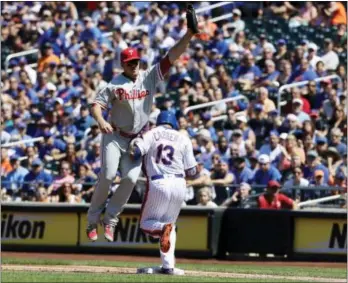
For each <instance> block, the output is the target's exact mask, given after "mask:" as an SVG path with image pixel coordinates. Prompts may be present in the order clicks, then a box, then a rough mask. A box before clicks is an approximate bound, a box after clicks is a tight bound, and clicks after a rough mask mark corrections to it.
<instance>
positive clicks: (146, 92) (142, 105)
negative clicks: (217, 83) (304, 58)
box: [87, 28, 197, 242]
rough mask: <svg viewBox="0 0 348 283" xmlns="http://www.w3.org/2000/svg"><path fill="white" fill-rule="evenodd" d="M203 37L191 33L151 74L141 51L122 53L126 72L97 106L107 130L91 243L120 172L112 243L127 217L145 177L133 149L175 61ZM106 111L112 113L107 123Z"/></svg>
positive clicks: (110, 211)
mask: <svg viewBox="0 0 348 283" xmlns="http://www.w3.org/2000/svg"><path fill="white" fill-rule="evenodd" d="M196 33H197V31H194V29H191V28H188V29H187V32H186V34H185V35H184V36H183V37H182V38H181V39H180V40H179V41H178V42H177V43H176V44H175V45H174V46H173V47H172V48H171V50H169V52H168V53H167V55H166V56H165V57H164V58H162V59H161V61H160V62H159V63H158V64H156V65H154V66H152V67H151V68H149V69H148V70H146V71H140V70H139V59H140V57H139V54H138V51H137V50H136V49H135V48H127V49H125V50H123V51H122V52H121V64H122V67H123V70H124V72H123V73H122V74H120V75H118V76H116V77H114V78H113V79H112V80H111V82H110V83H108V84H107V85H106V86H105V87H104V88H103V89H101V90H100V91H99V93H98V94H97V96H96V98H95V100H94V101H93V103H92V107H91V113H92V115H93V117H94V119H95V120H96V121H97V123H98V125H99V128H100V129H101V131H102V133H103V135H102V142H101V150H102V156H101V170H100V173H99V178H98V182H97V185H96V190H95V192H94V194H93V197H92V201H91V205H90V208H89V210H88V216H87V217H88V226H87V237H88V238H89V239H90V240H92V241H96V240H97V239H98V233H97V225H98V223H99V222H100V215H101V213H102V211H103V210H104V208H105V206H106V201H107V197H108V193H109V189H110V185H111V183H112V182H113V180H114V179H115V177H116V173H117V170H118V169H119V168H120V171H121V174H122V180H121V183H120V186H119V187H118V188H117V190H116V191H115V193H114V194H113V196H112V197H111V199H110V200H109V202H108V204H107V206H106V209H105V214H104V219H103V221H102V222H103V224H104V237H105V238H106V240H108V241H110V242H112V241H113V240H114V230H115V226H116V224H117V222H118V215H119V214H120V213H121V212H122V209H123V207H124V205H125V204H126V203H127V201H128V199H129V197H130V194H131V192H132V190H133V188H134V186H135V184H136V181H137V179H138V177H139V174H140V171H141V160H133V159H132V158H131V157H130V155H129V152H128V149H129V144H130V142H131V141H132V139H134V138H136V137H137V136H138V135H139V134H140V133H141V132H142V131H145V130H146V126H147V124H148V121H149V115H150V112H151V106H152V103H153V96H154V94H155V91H156V85H157V83H158V82H160V81H162V80H163V77H164V75H165V74H166V73H167V72H168V71H169V68H170V67H171V65H172V64H173V62H174V61H175V60H177V59H178V58H179V57H180V55H181V54H182V53H183V52H184V51H185V50H186V48H187V46H188V44H189V42H190V40H191V38H192V37H193V36H194V34H196ZM102 110H109V116H108V119H107V121H106V120H105V119H104V118H103V115H102Z"/></svg>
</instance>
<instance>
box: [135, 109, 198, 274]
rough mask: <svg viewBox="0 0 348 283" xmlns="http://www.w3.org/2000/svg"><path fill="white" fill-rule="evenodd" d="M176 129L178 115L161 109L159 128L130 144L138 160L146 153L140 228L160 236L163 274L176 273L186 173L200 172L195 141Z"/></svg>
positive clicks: (189, 175) (191, 175)
mask: <svg viewBox="0 0 348 283" xmlns="http://www.w3.org/2000/svg"><path fill="white" fill-rule="evenodd" d="M177 129H178V127H177V122H176V119H175V115H174V114H173V113H172V112H170V111H162V112H161V113H160V114H159V115H158V117H157V127H156V128H154V129H152V130H150V131H148V132H147V133H145V134H144V135H143V136H142V137H138V138H136V139H135V140H133V141H132V145H131V155H132V156H134V159H135V160H138V159H140V158H141V156H144V165H145V168H146V177H147V180H148V183H147V188H146V192H145V198H144V201H143V204H142V208H141V216H140V228H141V229H142V230H143V231H144V232H145V233H147V234H149V235H151V236H152V237H155V238H160V254H161V260H162V267H161V273H165V274H173V272H174V265H175V257H174V250H175V242H176V232H175V222H176V220H177V218H178V215H179V212H180V209H181V206H182V204H183V202H184V200H185V195H186V181H185V176H187V177H188V178H194V177H195V176H196V175H197V168H196V167H197V162H196V159H195V157H194V154H193V149H192V143H191V141H190V139H189V138H188V137H187V136H185V135H183V134H181V133H179V132H178V131H177ZM176 270H177V269H176Z"/></svg>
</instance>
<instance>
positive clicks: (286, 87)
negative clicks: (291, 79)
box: [277, 75, 342, 115]
mask: <svg viewBox="0 0 348 283" xmlns="http://www.w3.org/2000/svg"><path fill="white" fill-rule="evenodd" d="M334 79H337V80H338V81H339V82H342V80H341V78H340V77H339V76H338V75H330V76H326V77H322V78H316V79H314V81H315V82H320V81H325V80H334ZM308 83H309V81H303V82H296V83H291V84H286V85H283V86H281V87H280V88H279V90H278V95H277V100H278V102H277V104H278V112H279V115H280V113H281V107H282V106H284V105H286V103H287V102H286V101H283V102H282V101H281V98H282V94H283V91H284V90H286V89H289V88H293V87H298V86H304V85H307V84H308Z"/></svg>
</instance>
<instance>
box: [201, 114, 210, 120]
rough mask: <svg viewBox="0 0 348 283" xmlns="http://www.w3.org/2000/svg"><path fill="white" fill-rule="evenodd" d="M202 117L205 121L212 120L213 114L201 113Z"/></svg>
mask: <svg viewBox="0 0 348 283" xmlns="http://www.w3.org/2000/svg"><path fill="white" fill-rule="evenodd" d="M201 118H202V120H204V121H210V119H211V115H210V113H202V114H201Z"/></svg>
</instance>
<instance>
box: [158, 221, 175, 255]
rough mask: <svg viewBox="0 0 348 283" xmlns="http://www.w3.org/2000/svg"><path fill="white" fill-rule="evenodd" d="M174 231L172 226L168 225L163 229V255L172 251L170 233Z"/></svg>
mask: <svg viewBox="0 0 348 283" xmlns="http://www.w3.org/2000/svg"><path fill="white" fill-rule="evenodd" d="M172 229H173V225H172V224H166V225H164V227H163V231H162V235H161V238H160V247H161V251H162V252H163V253H167V252H168V251H169V249H170V232H172Z"/></svg>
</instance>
